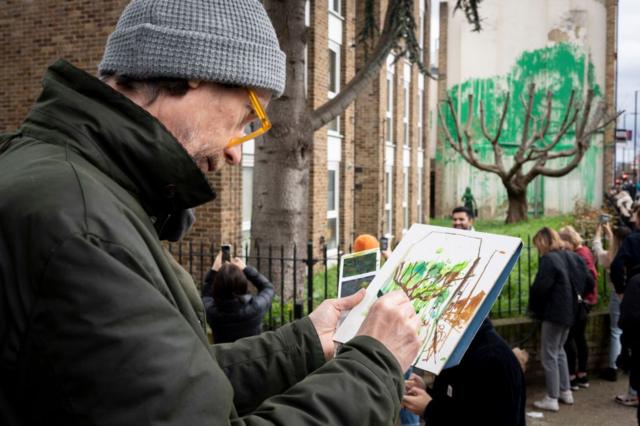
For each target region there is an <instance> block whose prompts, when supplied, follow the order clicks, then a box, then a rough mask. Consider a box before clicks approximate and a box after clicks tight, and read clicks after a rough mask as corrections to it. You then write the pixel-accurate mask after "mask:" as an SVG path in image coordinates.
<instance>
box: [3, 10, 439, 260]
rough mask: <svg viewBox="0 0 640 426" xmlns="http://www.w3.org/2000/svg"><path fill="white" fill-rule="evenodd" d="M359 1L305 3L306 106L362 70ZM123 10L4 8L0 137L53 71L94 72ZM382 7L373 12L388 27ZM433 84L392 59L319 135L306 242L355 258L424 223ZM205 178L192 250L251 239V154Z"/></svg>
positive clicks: (420, 13) (424, 19) (248, 148)
mask: <svg viewBox="0 0 640 426" xmlns="http://www.w3.org/2000/svg"><path fill="white" fill-rule="evenodd" d="M364 3H365V2H361V1H356V0H327V1H323V0H321V1H310V2H308V5H307V24H308V26H309V36H310V37H309V43H308V45H307V60H308V66H307V75H306V76H305V81H306V83H307V93H308V100H309V102H310V104H311V105H312V106H313V107H318V106H320V105H322V104H323V103H324V102H326V100H327V99H329V98H331V97H333V96H335V95H336V94H337V93H338V92H339V91H340V89H341V88H342V87H344V85H345V84H346V82H348V81H349V79H351V78H352V77H353V76H354V75H355V73H356V71H357V70H358V69H359V67H361V66H362V64H363V63H364V61H365V52H364V51H363V50H362V49H361V47H360V46H356V44H355V39H356V34H357V32H358V29H359V28H360V27H361V26H362V19H361V17H362V16H363V13H364V7H365V6H364ZM429 3H430V2H428V1H426V0H424V1H416V2H415V16H416V19H417V24H418V28H419V34H418V39H419V40H420V42H421V44H422V45H423V46H424V54H425V62H427V63H428V58H429V52H428V46H429V43H428V42H427V40H429V30H428V29H429V25H428V22H429V21H428V19H429V18H428V17H429V10H428V9H427V8H428V4H429ZM126 4H127V1H126V0H100V1H96V2H89V1H85V0H69V1H65V2H60V1H55V0H39V1H37V2H36V1H32V0H24V1H8V2H5V4H4V5H3V7H2V8H1V9H0V24H1V28H0V36H1V37H0V38H1V39H2V40H3V41H5V42H4V43H2V45H1V47H0V52H1V57H2V59H3V60H2V63H0V87H1V89H0V131H3V132H4V131H11V130H13V129H15V128H16V127H17V126H19V125H20V123H21V121H22V119H23V118H24V116H25V115H26V113H27V111H28V109H29V107H30V106H31V104H32V103H33V102H34V100H35V98H36V96H37V95H38V94H39V91H40V85H39V82H40V79H41V77H42V74H43V73H44V71H45V69H46V67H47V66H48V65H49V64H51V63H52V62H54V61H55V60H56V59H58V58H61V57H62V58H65V59H67V60H69V61H70V62H72V63H73V64H75V65H76V66H78V67H80V68H81V69H84V70H85V71H87V72H89V73H92V74H94V73H95V72H96V69H97V64H98V62H99V61H100V59H101V57H102V52H103V48H104V44H105V42H106V38H107V36H108V35H109V34H110V33H111V31H112V30H113V28H114V26H115V23H116V21H117V18H118V16H119V14H120V12H121V11H122V9H123V8H124V6H125V5H126ZM386 5H387V1H386V0H381V1H380V2H378V3H377V4H376V11H375V13H376V19H377V21H378V22H383V20H384V13H385V10H386ZM428 86H429V85H428V84H426V83H425V77H423V76H422V75H420V73H419V72H418V71H417V67H415V66H411V65H410V64H409V63H408V62H406V61H405V60H404V59H399V60H397V61H396V60H395V58H394V57H392V56H390V57H389V58H388V60H387V64H386V66H384V67H383V69H382V70H381V71H380V73H379V75H378V76H377V77H376V78H375V79H374V80H373V82H372V83H371V84H370V85H369V87H368V88H367V90H366V91H365V93H362V94H361V96H359V98H358V99H357V101H356V102H355V103H354V104H352V105H351V106H350V107H349V108H347V110H346V111H345V112H344V113H343V114H341V115H340V117H339V118H337V119H336V120H334V121H333V122H332V123H330V124H329V125H327V126H325V127H324V128H322V129H321V130H319V131H317V132H316V133H315V134H314V144H313V154H312V155H313V157H312V162H311V179H310V188H309V205H310V207H311V208H310V209H309V212H310V213H309V225H310V226H309V239H310V241H313V243H314V247H315V248H316V249H319V248H320V247H321V242H322V241H324V242H326V244H327V245H328V248H329V249H330V250H335V249H336V248H337V247H341V248H342V249H343V250H346V249H348V247H349V245H350V244H351V242H352V241H353V237H354V235H356V234H358V233H362V232H368V233H372V234H375V235H382V234H386V235H388V236H392V237H393V241H394V242H397V240H398V239H399V238H400V237H401V236H402V234H403V231H404V230H405V229H406V228H408V226H410V224H411V223H413V222H420V221H423V220H426V216H428V211H429V205H428V200H429V196H428V191H427V190H428V187H429V185H428V184H427V183H428V176H429V158H428V150H427V149H425V142H424V141H425V140H426V136H425V135H426V120H425V111H426V108H425V107H424V105H426V101H427V96H428V93H427V91H428ZM209 179H210V181H211V183H212V185H213V187H214V188H215V189H216V191H217V192H218V198H217V200H216V201H214V202H212V203H209V204H207V205H205V206H202V207H200V208H198V209H197V211H196V215H197V221H196V224H195V226H194V228H193V229H192V232H191V233H190V235H189V238H190V239H191V240H193V241H201V240H207V241H213V242H215V243H216V244H217V243H219V242H221V241H227V242H232V243H234V244H235V245H236V246H237V247H238V246H240V244H241V243H242V242H243V241H245V242H246V241H247V239H248V238H249V235H250V223H251V220H250V215H251V194H252V191H251V186H252V185H251V182H252V179H253V146H252V143H248V144H245V146H244V147H243V161H242V167H235V168H232V167H227V168H225V169H224V170H223V171H221V172H219V173H212V174H211V175H210V176H209Z"/></svg>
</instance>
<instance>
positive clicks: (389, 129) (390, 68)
mask: <svg viewBox="0 0 640 426" xmlns="http://www.w3.org/2000/svg"><path fill="white" fill-rule="evenodd" d="M393 60H394V58H393V56H392V55H389V56H388V57H387V102H386V106H387V108H386V111H385V119H384V123H385V133H386V136H385V138H386V141H387V143H388V144H393V76H394V65H393Z"/></svg>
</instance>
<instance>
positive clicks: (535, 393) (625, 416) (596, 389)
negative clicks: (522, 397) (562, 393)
mask: <svg viewBox="0 0 640 426" xmlns="http://www.w3.org/2000/svg"><path fill="white" fill-rule="evenodd" d="M628 385H629V377H628V376H621V377H620V378H619V379H618V381H617V382H607V381H603V380H599V379H591V386H590V387H589V388H588V389H581V390H579V391H574V392H573V398H574V399H575V404H574V405H564V404H560V411H559V412H557V413H553V412H549V411H542V410H539V409H537V408H535V407H534V406H533V401H536V400H538V399H541V398H542V397H543V396H544V394H545V390H544V385H533V386H529V387H527V408H526V412H530V411H537V412H542V413H544V418H542V419H532V418H530V417H528V416H527V425H529V426H543V425H545V426H546V425H564V426H569V425H578V426H592V425H593V426H606V425H615V426H637V422H636V408H635V407H633V408H632V407H625V406H623V405H620V404H616V403H615V402H614V401H613V397H614V396H615V395H618V394H621V393H624V392H626V390H627V387H628Z"/></svg>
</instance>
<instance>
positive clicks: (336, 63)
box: [329, 47, 340, 94]
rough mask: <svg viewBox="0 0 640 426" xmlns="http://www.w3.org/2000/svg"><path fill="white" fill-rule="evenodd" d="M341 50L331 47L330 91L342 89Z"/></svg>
mask: <svg viewBox="0 0 640 426" xmlns="http://www.w3.org/2000/svg"><path fill="white" fill-rule="evenodd" d="M339 52H340V50H339V49H338V50H335V49H334V48H332V47H329V92H331V93H334V94H335V93H338V91H339V90H340V53H339Z"/></svg>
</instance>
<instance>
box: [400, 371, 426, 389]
mask: <svg viewBox="0 0 640 426" xmlns="http://www.w3.org/2000/svg"><path fill="white" fill-rule="evenodd" d="M415 387H419V388H420V389H426V388H427V384H426V383H425V382H424V379H423V378H422V377H420V376H418V375H417V374H416V373H411V376H409V378H408V379H407V380H405V382H404V389H405V391H409V390H410V389H411V388H415Z"/></svg>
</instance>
